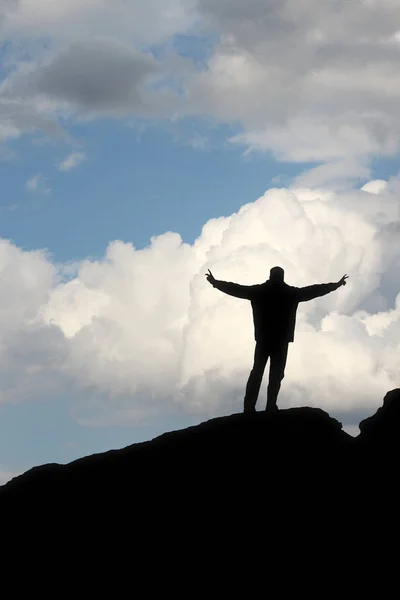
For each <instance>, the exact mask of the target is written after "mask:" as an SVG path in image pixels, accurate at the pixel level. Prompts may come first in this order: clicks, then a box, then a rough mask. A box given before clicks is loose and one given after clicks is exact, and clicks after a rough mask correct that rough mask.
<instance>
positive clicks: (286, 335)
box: [206, 267, 348, 412]
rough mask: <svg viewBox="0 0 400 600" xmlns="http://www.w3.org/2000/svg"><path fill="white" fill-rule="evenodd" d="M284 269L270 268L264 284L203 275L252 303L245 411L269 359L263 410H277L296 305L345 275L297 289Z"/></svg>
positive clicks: (325, 290)
mask: <svg viewBox="0 0 400 600" xmlns="http://www.w3.org/2000/svg"><path fill="white" fill-rule="evenodd" d="M284 274H285V273H284V270H283V269H282V268H281V267H273V268H272V269H271V271H270V276H269V279H267V281H265V282H264V283H261V284H258V285H239V284H238V283H231V282H229V281H219V280H218V279H215V278H214V276H213V274H212V273H211V271H210V270H208V274H206V277H207V280H208V281H209V283H211V285H212V286H214V287H215V288H217V289H218V290H221V292H225V294H229V295H230V296H236V297H237V298H245V299H246V300H250V301H251V306H252V309H253V320H254V337H255V340H256V347H255V352H254V365H253V368H252V370H251V373H250V376H249V379H248V382H247V386H246V393H245V397H244V412H254V411H255V410H256V403H257V398H258V393H259V391H260V386H261V381H262V378H263V375H264V369H265V366H266V364H267V361H268V358H269V359H270V367H269V383H268V392H267V406H266V410H277V409H278V407H277V398H278V393H279V390H280V387H281V381H282V379H283V378H284V375H285V366H286V359H287V353H288V345H289V342H293V340H294V330H295V325H296V311H297V306H298V304H299V302H306V301H307V300H313V298H317V297H319V296H325V294H329V292H333V291H334V290H337V289H338V288H339V287H341V286H342V285H346V279H348V275H344V276H343V277H342V279H340V280H339V281H338V282H337V283H321V284H317V285H309V286H307V287H302V288H297V287H293V286H291V285H287V283H285V282H284Z"/></svg>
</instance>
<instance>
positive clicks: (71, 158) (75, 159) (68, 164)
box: [58, 152, 86, 171]
mask: <svg viewBox="0 0 400 600" xmlns="http://www.w3.org/2000/svg"><path fill="white" fill-rule="evenodd" d="M84 160H86V154H85V153H84V152H71V154H69V155H68V156H67V157H66V158H64V160H62V161H61V162H60V164H59V165H58V170H59V171H71V170H72V169H75V167H77V166H78V165H80V164H81V163H82V162H83V161H84Z"/></svg>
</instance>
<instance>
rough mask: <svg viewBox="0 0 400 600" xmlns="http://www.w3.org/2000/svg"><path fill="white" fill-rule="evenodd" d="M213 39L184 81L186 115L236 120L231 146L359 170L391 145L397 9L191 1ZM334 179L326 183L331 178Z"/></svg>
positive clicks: (397, 132)
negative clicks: (212, 46)
mask: <svg viewBox="0 0 400 600" xmlns="http://www.w3.org/2000/svg"><path fill="white" fill-rule="evenodd" d="M199 10H200V12H201V13H202V14H203V18H204V22H205V23H207V24H208V26H209V27H211V28H214V30H215V31H217V32H218V33H219V34H220V36H221V37H220V43H219V45H217V46H216V48H215V49H214V52H213V54H212V55H211V57H210V58H209V60H208V62H207V65H206V68H204V69H203V70H202V71H199V72H197V73H193V74H192V75H191V76H189V77H188V78H187V80H186V93H187V102H188V104H187V106H186V110H188V111H191V112H192V113H194V114H199V113H200V114H204V115H209V114H212V115H214V116H215V117H216V118H217V119H218V120H220V121H223V122H233V123H237V122H239V123H240V124H241V126H242V129H243V131H242V133H241V134H240V135H237V136H235V137H234V138H233V141H235V142H240V143H243V144H244V145H246V146H248V147H249V148H253V149H258V150H267V151H271V152H272V153H273V154H274V155H275V156H276V157H277V158H278V159H280V160H285V161H294V162H317V163H320V162H321V163H324V164H327V166H328V169H327V170H326V171H324V170H321V171H319V172H318V173H317V175H318V178H319V179H322V178H323V175H324V174H325V173H326V174H327V181H326V182H324V183H327V184H328V185H329V184H330V178H331V166H330V165H331V163H332V164H333V168H334V169H335V170H336V173H337V175H338V174H340V173H339V171H338V167H343V169H344V179H345V180H348V169H347V168H346V161H347V160H350V161H351V163H353V164H355V165H356V171H359V170H361V169H362V168H365V164H366V161H368V160H370V159H371V158H372V157H373V156H374V155H383V156H393V155H395V154H396V153H397V152H398V148H399V143H400V127H399V122H400V120H399V116H400V114H399V106H400V103H399V99H400V78H399V73H398V69H397V63H398V56H399V51H400V46H399V44H398V41H396V39H395V37H396V34H397V32H398V31H399V30H400V12H399V10H398V4H397V2H395V1H393V0H385V1H383V2H379V3H368V4H367V3H359V2H329V3H321V2H319V1H318V0H288V1H287V2H277V1H275V0H248V1H246V2H240V1H239V0H231V1H229V2H228V1H226V0H199ZM337 175H336V178H337Z"/></svg>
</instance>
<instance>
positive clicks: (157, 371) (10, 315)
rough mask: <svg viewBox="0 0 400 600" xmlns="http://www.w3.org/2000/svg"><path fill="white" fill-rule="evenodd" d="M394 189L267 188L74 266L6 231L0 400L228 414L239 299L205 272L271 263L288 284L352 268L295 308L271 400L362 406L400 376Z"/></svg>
mask: <svg viewBox="0 0 400 600" xmlns="http://www.w3.org/2000/svg"><path fill="white" fill-rule="evenodd" d="M396 185H397V184H396V182H394V183H393V182H388V185H387V188H386V190H385V192H384V194H379V193H378V194H375V195H374V194H369V193H368V192H365V191H362V190H360V191H358V192H357V191H354V192H352V193H351V194H349V193H348V192H338V193H335V192H332V191H328V190H323V189H319V190H318V189H315V190H313V189H307V188H297V189H296V188H292V189H271V190H269V191H268V192H267V193H266V194H265V195H264V196H263V197H261V198H259V199H258V200H257V201H255V202H252V203H249V204H246V205H244V206H243V207H242V208H241V209H240V211H239V212H238V213H235V214H233V215H231V216H229V217H221V218H219V219H213V220H211V221H209V222H208V223H206V225H205V226H204V227H203V230H202V233H201V235H200V237H199V238H198V239H197V240H196V242H195V243H194V244H193V245H189V244H184V243H182V240H181V238H180V236H179V235H178V234H176V233H172V232H168V233H165V234H164V235H161V236H158V237H156V238H153V239H152V241H151V244H150V245H149V246H148V247H146V248H143V249H141V250H136V249H135V248H134V247H133V246H132V245H131V244H128V243H123V242H120V241H114V242H112V243H110V245H109V247H108V248H107V252H106V255H105V257H104V259H102V260H98V261H92V260H86V261H83V262H81V263H79V264H76V265H75V266H74V269H73V270H72V271H71V272H70V274H68V268H67V269H64V268H63V266H62V265H61V266H57V267H55V266H54V265H52V264H51V262H50V261H49V258H48V257H47V256H46V254H44V253H40V252H38V253H27V252H23V251H22V250H19V249H18V248H16V247H15V246H13V245H12V244H11V243H10V242H6V241H3V243H2V244H1V245H0V281H1V282H2V285H3V289H2V294H1V295H0V315H1V320H0V341H1V344H0V347H1V348H4V353H2V354H1V356H0V365H1V369H0V370H1V373H0V375H1V377H0V401H3V402H7V401H8V402H9V401H15V400H16V399H19V400H20V399H23V398H31V397H32V396H33V397H36V396H38V395H39V396H40V395H43V394H45V395H47V394H53V395H56V394H57V393H63V394H65V393H71V394H75V393H77V394H78V396H79V397H80V402H79V406H78V407H77V408H76V410H77V413H76V418H78V419H81V420H82V421H83V422H88V420H89V421H91V420H92V421H94V422H102V423H104V422H110V421H112V422H118V421H119V420H120V421H121V420H123V421H125V422H126V421H129V420H130V419H131V420H137V419H143V418H144V417H146V416H147V417H149V416H151V415H155V414H160V413H161V412H162V411H163V410H164V411H182V410H184V411H194V412H196V413H198V414H199V415H201V416H205V415H207V416H212V415H217V414H222V413H227V412H228V413H229V412H232V411H240V410H241V405H242V399H243V393H244V386H245V383H246V380H247V377H248V374H249V371H250V368H251V363H252V357H253V348H254V341H253V326H252V317H251V309H250V306H249V303H247V302H246V301H241V300H238V299H235V298H231V297H229V296H226V295H224V294H222V293H220V292H218V291H217V290H214V289H213V288H212V287H211V286H210V285H209V284H208V283H207V281H206V279H205V276H204V275H205V273H206V272H207V269H208V268H210V269H211V270H212V271H213V273H214V275H215V276H216V277H217V278H220V279H225V280H228V281H229V280H230V281H238V282H241V283H244V284H250V283H256V282H261V281H263V280H265V279H266V278H267V277H268V273H269V269H270V267H271V266H273V265H275V264H281V265H282V266H283V267H284V269H285V272H286V280H287V281H288V282H289V283H291V284H293V285H299V286H302V285H308V284H310V283H318V282H326V281H336V280H338V279H339V278H340V277H341V276H342V275H343V274H344V273H345V272H347V273H349V275H350V279H349V281H348V285H347V286H346V287H345V288H341V289H340V290H338V291H337V292H334V293H332V294H330V295H328V296H326V297H324V298H320V299H318V300H315V301H313V302H309V303H306V304H304V305H302V306H301V308H300V310H299V316H298V325H297V332H296V339H295V343H294V344H292V345H291V346H290V351H289V361H288V367H287V373H286V378H285V380H284V384H283V388H282V393H281V398H280V401H281V405H282V406H291V405H299V404H307V405H314V406H320V407H322V408H324V409H326V410H329V411H332V412H335V411H336V412H340V413H347V412H354V411H357V412H358V413H362V412H363V411H371V410H373V409H374V408H375V407H376V406H377V405H379V403H380V402H381V399H382V397H383V395H384V393H385V392H386V391H387V390H389V389H392V388H394V387H398V367H397V357H398V352H399V350H400V347H399V341H398V340H399V339H400V295H399V293H400V288H399V284H398V280H397V273H398V271H399V268H400V250H399V245H398V241H397V240H398V231H399V230H400V216H399V209H398V196H397V192H396V191H395V190H396ZM367 200H368V201H367ZM263 396H265V384H264V387H263V391H262V392H261V397H260V401H261V402H262V399H263ZM261 405H262V404H261Z"/></svg>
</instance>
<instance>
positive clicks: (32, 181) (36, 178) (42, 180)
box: [25, 173, 51, 194]
mask: <svg viewBox="0 0 400 600" xmlns="http://www.w3.org/2000/svg"><path fill="white" fill-rule="evenodd" d="M47 181H48V180H47V178H46V177H44V176H43V175H42V174H41V173H37V174H36V175H32V177H30V178H29V179H28V180H27V181H26V183H25V188H26V189H27V190H28V192H34V193H37V194H49V193H50V192H51V187H50V186H49V184H48V183H47Z"/></svg>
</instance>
